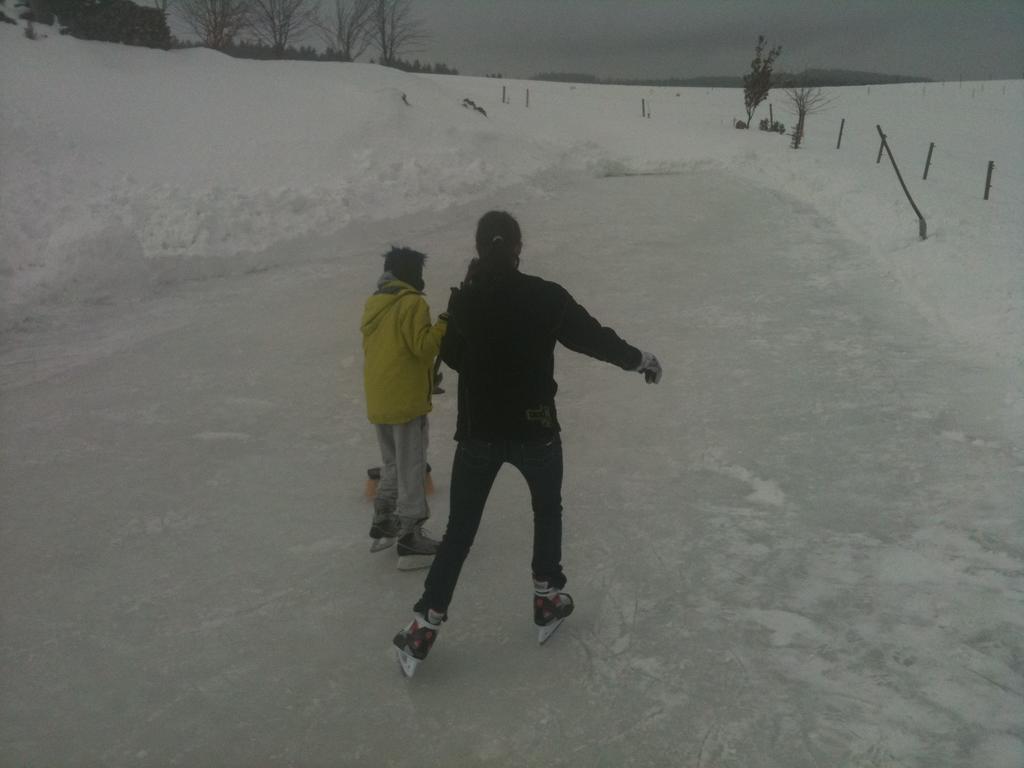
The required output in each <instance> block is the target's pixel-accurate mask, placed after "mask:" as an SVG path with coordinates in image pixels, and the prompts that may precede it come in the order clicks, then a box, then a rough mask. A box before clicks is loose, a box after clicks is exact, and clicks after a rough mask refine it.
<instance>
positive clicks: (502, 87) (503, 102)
mask: <svg viewBox="0 0 1024 768" xmlns="http://www.w3.org/2000/svg"><path fill="white" fill-rule="evenodd" d="M506 87H507V86H504V85H503V86H501V103H502V104H508V101H506V97H505V88H506Z"/></svg>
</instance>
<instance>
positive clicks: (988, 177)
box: [985, 160, 996, 200]
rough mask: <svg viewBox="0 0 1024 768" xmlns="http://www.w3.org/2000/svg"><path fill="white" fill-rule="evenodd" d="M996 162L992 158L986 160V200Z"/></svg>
mask: <svg viewBox="0 0 1024 768" xmlns="http://www.w3.org/2000/svg"><path fill="white" fill-rule="evenodd" d="M995 167H996V164H995V162H994V161H993V160H989V161H988V174H987V175H986V176H985V199H986V200H988V193H989V191H990V190H991V189H992V171H993V170H994V169H995Z"/></svg>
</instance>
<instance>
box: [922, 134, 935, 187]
mask: <svg viewBox="0 0 1024 768" xmlns="http://www.w3.org/2000/svg"><path fill="white" fill-rule="evenodd" d="M934 151H935V142H934V141H933V142H931V143H930V144H929V145H928V159H927V160H925V161H924V176H922V177H921V180H922V181H924V180H925V179H927V178H928V169H929V168H931V167H932V152H934Z"/></svg>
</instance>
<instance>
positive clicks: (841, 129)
mask: <svg viewBox="0 0 1024 768" xmlns="http://www.w3.org/2000/svg"><path fill="white" fill-rule="evenodd" d="M845 127H846V118H845V117H844V118H843V119H842V121H841V122H840V123H839V140H838V141H837V142H836V149H839V145H840V144H842V143H843V128H845Z"/></svg>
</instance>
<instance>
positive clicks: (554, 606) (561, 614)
mask: <svg viewBox="0 0 1024 768" xmlns="http://www.w3.org/2000/svg"><path fill="white" fill-rule="evenodd" d="M572 609H573V603H572V596H571V595H569V593H567V592H559V591H558V590H557V589H555V588H554V587H552V586H550V585H549V584H548V582H546V581H537V580H536V579H534V580H533V623H534V624H536V625H537V642H538V643H540V644H541V645H544V643H546V642H547V641H548V638H550V637H551V636H552V635H553V634H555V630H556V629H558V627H559V626H561V624H562V622H563V621H565V619H566V618H567V617H568V616H569V614H571V613H572Z"/></svg>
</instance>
